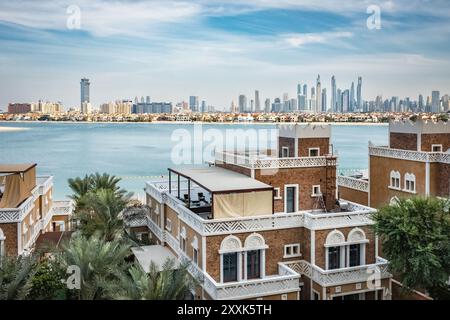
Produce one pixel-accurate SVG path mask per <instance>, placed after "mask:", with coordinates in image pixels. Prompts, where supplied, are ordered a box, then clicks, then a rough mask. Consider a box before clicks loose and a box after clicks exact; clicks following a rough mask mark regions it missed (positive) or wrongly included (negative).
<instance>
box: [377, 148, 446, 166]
mask: <svg viewBox="0 0 450 320" xmlns="http://www.w3.org/2000/svg"><path fill="white" fill-rule="evenodd" d="M369 155H371V156H379V157H386V158H394V159H404V160H410V161H418V162H439V163H447V164H450V154H449V153H446V152H423V151H414V150H401V149H392V148H388V147H375V146H371V145H369Z"/></svg>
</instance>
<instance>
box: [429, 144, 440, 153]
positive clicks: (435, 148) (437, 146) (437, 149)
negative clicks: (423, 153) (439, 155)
mask: <svg viewBox="0 0 450 320" xmlns="http://www.w3.org/2000/svg"><path fill="white" fill-rule="evenodd" d="M431 151H432V152H442V144H432V145H431Z"/></svg>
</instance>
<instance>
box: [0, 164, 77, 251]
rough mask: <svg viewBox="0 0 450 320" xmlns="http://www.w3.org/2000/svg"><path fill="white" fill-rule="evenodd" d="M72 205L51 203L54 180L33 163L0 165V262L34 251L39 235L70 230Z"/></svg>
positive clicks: (63, 202) (62, 202) (66, 202)
mask: <svg viewBox="0 0 450 320" xmlns="http://www.w3.org/2000/svg"><path fill="white" fill-rule="evenodd" d="M71 213H72V203H71V202H70V201H54V200H53V177H51V176H36V164H13V165H8V164H0V259H1V257H3V256H5V255H8V256H17V255H22V254H27V253H29V252H31V251H33V250H34V247H35V243H36V241H37V239H38V237H40V236H41V235H43V234H45V233H47V232H52V231H64V230H67V229H69V223H70V215H71Z"/></svg>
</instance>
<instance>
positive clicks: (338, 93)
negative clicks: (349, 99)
mask: <svg viewBox="0 0 450 320" xmlns="http://www.w3.org/2000/svg"><path fill="white" fill-rule="evenodd" d="M336 112H339V113H340V112H342V90H341V89H337V91H336Z"/></svg>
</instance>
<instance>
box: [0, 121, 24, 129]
mask: <svg viewBox="0 0 450 320" xmlns="http://www.w3.org/2000/svg"><path fill="white" fill-rule="evenodd" d="M0 122H1V121H0ZM27 130H30V128H22V127H2V126H0V132H17V131H27Z"/></svg>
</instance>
